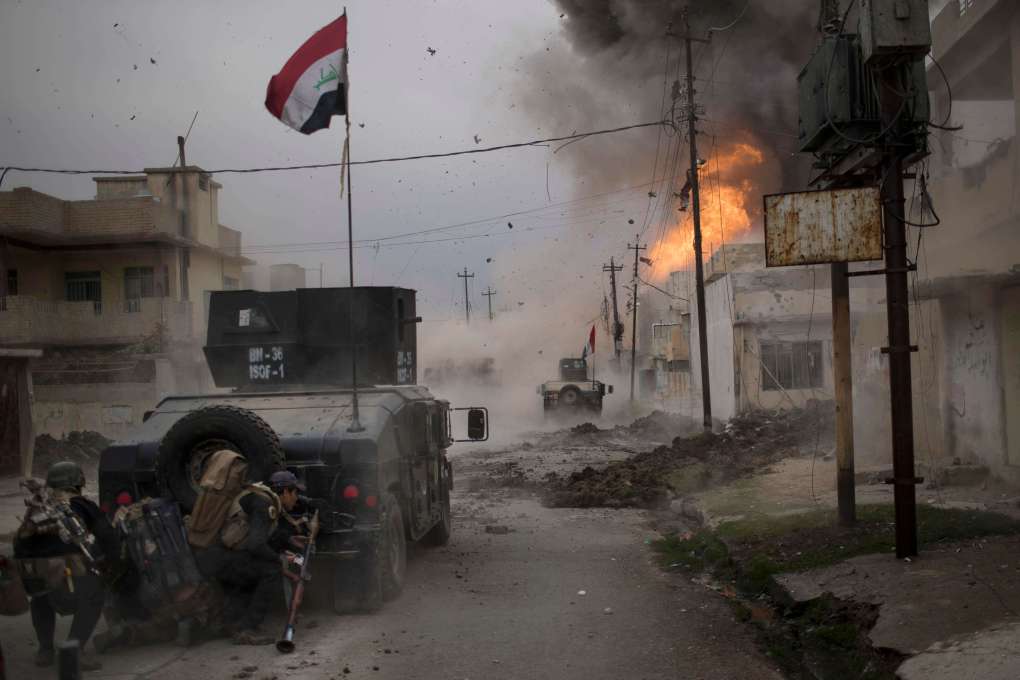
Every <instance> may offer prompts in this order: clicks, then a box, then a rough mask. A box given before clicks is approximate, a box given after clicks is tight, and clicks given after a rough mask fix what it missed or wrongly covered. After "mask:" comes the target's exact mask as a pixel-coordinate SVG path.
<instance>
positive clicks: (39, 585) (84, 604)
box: [14, 461, 120, 671]
mask: <svg viewBox="0 0 1020 680" xmlns="http://www.w3.org/2000/svg"><path fill="white" fill-rule="evenodd" d="M35 484H36V485H38V482H36V483H35ZM84 487H85V474H84V473H83V472H82V470H81V467H79V466H78V464H77V463H73V462H70V461H63V462H59V463H55V464H54V465H52V466H51V467H50V469H49V470H48V471H47V473H46V487H45V488H42V487H40V486H30V491H31V492H32V494H33V495H32V498H31V500H30V501H28V502H27V503H28V506H29V507H28V512H27V513H26V517H25V520H24V522H22V525H21V527H20V528H19V529H18V532H17V534H16V536H15V539H14V557H15V559H16V560H17V561H18V568H19V571H20V572H21V577H22V581H23V583H24V584H25V589H26V591H27V592H28V595H29V597H30V598H31V611H32V626H33V628H35V634H36V638H37V639H38V641H39V650H38V651H37V652H36V656H35V663H36V665H37V666H43V667H45V666H51V665H53V663H54V643H53V638H54V633H55V629H56V617H57V614H58V613H59V614H72V613H73V615H74V618H73V620H72V622H71V630H70V632H69V634H68V640H77V641H78V644H79V647H80V649H81V650H82V652H81V656H80V668H81V669H82V670H84V671H89V670H98V669H99V668H101V667H102V665H101V664H100V663H99V661H98V660H96V659H95V658H94V657H93V656H92V655H90V654H86V653H85V644H86V643H87V642H88V640H89V638H90V637H91V636H92V633H93V631H94V630H95V628H96V624H97V623H98V622H99V618H100V616H101V615H102V613H103V603H104V601H105V598H106V587H105V585H104V583H103V578H102V576H101V572H102V569H103V568H104V565H105V564H106V563H107V562H112V561H114V560H116V559H118V557H119V555H120V544H119V539H118V537H117V534H116V532H115V531H114V530H113V527H111V526H110V523H109V521H107V519H106V516H105V515H104V514H103V512H102V511H101V510H100V509H99V506H97V505H96V504H95V503H93V502H92V501H90V500H88V499H87V498H85V497H84V496H82V489H83V488H84Z"/></svg>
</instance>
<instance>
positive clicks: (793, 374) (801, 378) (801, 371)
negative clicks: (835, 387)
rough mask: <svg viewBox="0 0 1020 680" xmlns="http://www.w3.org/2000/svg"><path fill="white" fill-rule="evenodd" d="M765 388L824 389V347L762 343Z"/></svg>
mask: <svg viewBox="0 0 1020 680" xmlns="http://www.w3.org/2000/svg"><path fill="white" fill-rule="evenodd" d="M760 347H761V384H762V389H764V390H778V389H786V390H796V389H811V388H814V387H822V386H823V384H824V378H823V375H822V343H821V341H818V340H813V341H811V342H772V341H766V340H762V341H761V342H760Z"/></svg>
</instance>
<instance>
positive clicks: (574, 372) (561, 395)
mask: <svg viewBox="0 0 1020 680" xmlns="http://www.w3.org/2000/svg"><path fill="white" fill-rule="evenodd" d="M537 391H538V393H539V394H541V395H542V406H543V408H544V409H545V413H546V415H549V414H551V413H554V412H558V413H571V412H579V411H590V412H593V413H602V399H603V398H604V397H605V396H606V394H612V393H613V386H612V385H606V384H605V383H602V382H599V381H598V380H595V379H594V377H592V378H589V377H588V362H587V360H586V359H584V358H583V357H582V358H580V359H576V358H567V359H560V375H559V378H558V379H556V380H550V381H548V382H544V383H542V384H541V385H539V387H538V390H537Z"/></svg>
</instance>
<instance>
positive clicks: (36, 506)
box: [19, 479, 98, 573]
mask: <svg viewBox="0 0 1020 680" xmlns="http://www.w3.org/2000/svg"><path fill="white" fill-rule="evenodd" d="M21 486H23V487H25V489H26V490H27V491H28V498H26V499H25V506H26V507H27V508H28V511H27V512H26V513H25V521H24V523H23V525H22V528H21V529H20V530H19V532H21V531H23V532H24V533H25V534H29V535H30V534H57V536H58V537H59V538H60V540H61V541H62V542H64V543H66V544H67V545H72V546H74V547H76V548H77V549H78V550H79V551H80V552H81V554H82V556H83V557H84V558H85V563H86V566H87V567H88V570H89V571H91V572H93V573H98V568H97V564H98V560H97V559H96V555H95V547H96V537H95V536H94V535H93V534H92V532H91V531H89V530H88V527H86V526H85V523H84V522H82V521H81V518H80V517H79V516H78V513H76V512H75V511H74V510H72V509H71V505H70V504H69V503H68V502H67V501H66V500H57V499H56V498H53V496H52V494H51V493H49V490H48V489H47V488H46V486H45V485H44V484H43V483H42V482H40V481H39V480H38V479H26V480H24V481H23V482H21Z"/></svg>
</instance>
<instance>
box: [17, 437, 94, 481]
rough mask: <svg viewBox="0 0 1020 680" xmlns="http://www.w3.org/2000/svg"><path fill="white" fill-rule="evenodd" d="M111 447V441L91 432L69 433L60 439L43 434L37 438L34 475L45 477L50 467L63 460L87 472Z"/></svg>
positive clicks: (33, 463) (33, 466)
mask: <svg viewBox="0 0 1020 680" xmlns="http://www.w3.org/2000/svg"><path fill="white" fill-rule="evenodd" d="M109 445H110V440H109V439H107V438H106V437H104V436H103V435H101V434H99V433H98V432H92V431H91V430H85V431H82V432H77V431H76V432H69V433H67V434H66V435H65V436H63V437H61V438H60V439H57V438H55V437H52V436H50V435H48V434H41V435H39V436H38V437H36V438H35V457H34V458H33V460H32V474H34V475H36V476H43V475H45V474H46V470H47V468H49V466H50V465H52V464H53V463H56V462H58V461H61V460H70V461H74V462H75V463H78V464H80V465H81V466H82V467H84V468H86V471H87V469H88V468H90V467H94V466H95V465H96V464H97V463H98V462H99V454H100V453H102V451H103V449H105V448H106V447H107V446H109Z"/></svg>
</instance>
